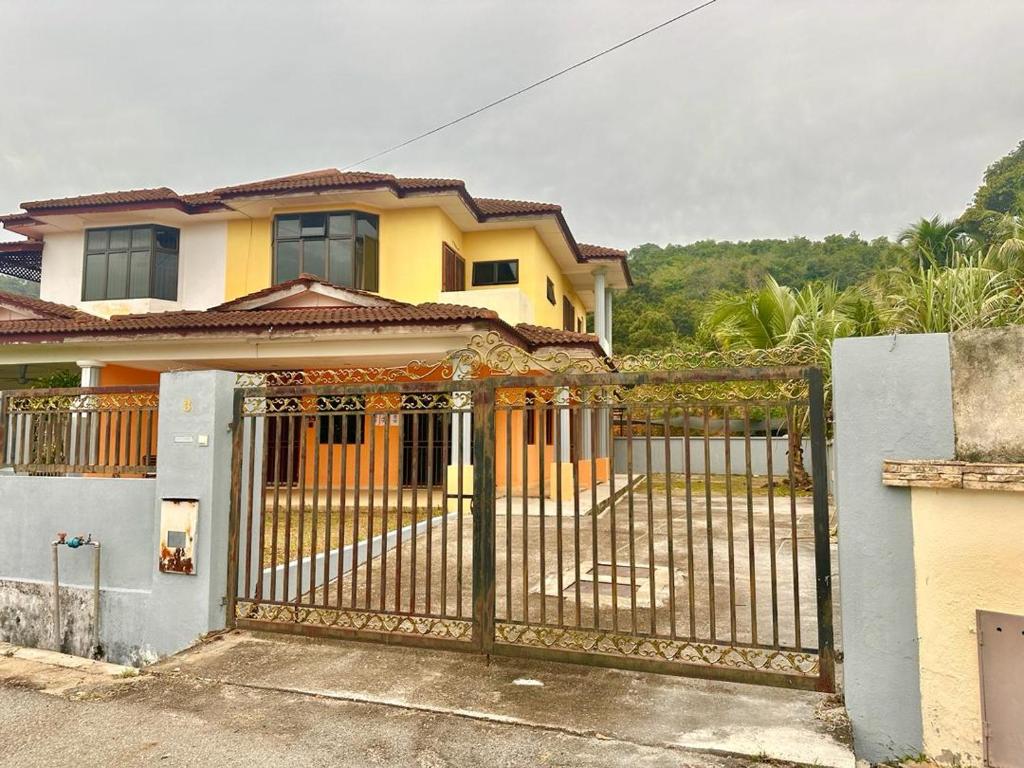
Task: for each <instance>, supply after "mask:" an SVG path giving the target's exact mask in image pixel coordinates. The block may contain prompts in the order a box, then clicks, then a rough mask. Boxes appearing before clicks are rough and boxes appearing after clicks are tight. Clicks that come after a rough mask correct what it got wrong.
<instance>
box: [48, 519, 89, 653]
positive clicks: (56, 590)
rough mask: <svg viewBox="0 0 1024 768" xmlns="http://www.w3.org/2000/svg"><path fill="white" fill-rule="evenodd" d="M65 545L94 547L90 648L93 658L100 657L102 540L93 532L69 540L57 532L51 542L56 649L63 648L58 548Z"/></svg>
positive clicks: (69, 546)
mask: <svg viewBox="0 0 1024 768" xmlns="http://www.w3.org/2000/svg"><path fill="white" fill-rule="evenodd" d="M62 544H63V545H64V546H66V547H68V548H69V549H78V547H83V546H86V545H91V546H92V548H93V555H92V558H93V560H92V606H93V621H92V647H91V648H90V649H89V655H90V656H91V657H93V658H98V657H99V655H100V542H98V541H94V540H93V538H92V534H89V535H88V536H87V537H83V536H73V537H71V539H70V540H69V539H68V537H67V534H66V533H59V534H57V539H56V540H55V541H53V542H51V544H50V547H51V549H52V551H53V645H54V648H55V650H57V651H60V650H61V645H62V643H61V635H60V567H59V560H60V558H59V554H58V550H57V548H58V547H59V546H60V545H62Z"/></svg>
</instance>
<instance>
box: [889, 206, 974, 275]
mask: <svg viewBox="0 0 1024 768" xmlns="http://www.w3.org/2000/svg"><path fill="white" fill-rule="evenodd" d="M897 242H899V244H900V245H902V246H904V247H905V248H906V249H907V251H908V252H909V253H910V255H911V256H913V257H914V258H916V259H917V262H918V263H919V264H925V265H927V264H942V265H945V266H948V265H950V264H952V263H953V262H954V261H955V260H956V255H957V254H958V253H960V252H962V251H964V250H966V249H967V248H969V247H970V242H969V240H968V238H967V236H966V234H965V232H964V229H963V226H962V225H961V224H960V222H958V221H945V220H944V219H942V217H940V216H937V215H936V216H932V218H930V219H924V218H922V219H921V220H919V221H918V222H917V223H916V224H911V225H910V226H909V227H907V228H906V229H904V230H903V231H902V232H900V234H899V237H898V238H897Z"/></svg>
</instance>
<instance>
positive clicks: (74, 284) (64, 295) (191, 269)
mask: <svg viewBox="0 0 1024 768" xmlns="http://www.w3.org/2000/svg"><path fill="white" fill-rule="evenodd" d="M134 224H135V225H136V226H137V225H138V222H134ZM227 247H228V228H227V223H226V222H223V221H210V222H202V223H196V224H190V225H188V226H186V227H181V241H180V244H179V250H178V300H177V301H162V300H160V299H131V300H121V301H82V269H83V266H84V260H85V257H84V254H85V233H84V232H83V231H79V232H60V233H56V234H52V235H47V236H46V238H45V239H44V241H43V269H42V278H41V280H40V284H39V297H40V298H41V299H45V300H46V301H55V302H58V303H59V304H70V305H71V306H75V307H78V308H80V309H83V310H85V311H86V312H91V313H93V314H96V315H101V316H104V317H109V316H110V315H121V314H129V313H139V312H167V311H169V310H176V309H208V308H209V307H213V306H216V305H217V304H221V303H222V302H223V301H224V280H225V273H224V270H225V265H226V261H227Z"/></svg>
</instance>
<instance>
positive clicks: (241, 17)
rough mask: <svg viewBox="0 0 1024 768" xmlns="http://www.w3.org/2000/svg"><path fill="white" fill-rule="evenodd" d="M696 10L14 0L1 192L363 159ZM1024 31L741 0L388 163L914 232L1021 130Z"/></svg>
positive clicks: (536, 3) (639, 239)
mask: <svg viewBox="0 0 1024 768" xmlns="http://www.w3.org/2000/svg"><path fill="white" fill-rule="evenodd" d="M695 4H697V0H672V1H671V2H669V1H668V0H664V1H663V0H645V1H644V2H638V1H637V0H630V1H629V2H627V1H626V0H557V1H556V0H514V2H513V0H504V1H503V2H497V1H496V0H464V1H463V0H458V1H455V0H444V2H441V1H440V0H432V1H431V2H428V1H427V0H406V1H404V2H380V1H378V2H367V1H366V0H361V1H359V2H341V1H338V2H314V1H312V0H307V1H306V2H302V3H297V2H284V1H283V0H278V1H277V2H262V1H259V0H245V2H237V3H229V2H210V1H209V0H203V1H202V2H194V3H193V2H185V1H183V0H176V1H175V2H166V3H159V2H138V0H126V1H125V2H103V1H102V0H93V1H92V2H88V3H83V2H77V1H76V2H66V3H61V2H40V1H39V0H29V1H28V2H16V1H14V0H0V19H2V25H3V29H4V33H3V36H2V43H0V73H2V75H3V77H2V80H0V82H2V83H3V85H2V86H0V88H2V90H0V209H3V211H2V212H10V211H15V210H17V209H18V204H19V203H20V202H21V201H23V200H33V199H40V198H48V197H59V196H64V195H74V194H86V193H90V192H100V191H111V190H117V189H129V188H139V187H155V186H163V185H166V186H170V187H172V188H174V189H175V190H177V191H178V192H193V191H201V190H205V189H209V188H212V187H215V186H220V185H224V184H229V183H236V182H242V181H249V180H255V179H259V178H266V177H271V176H278V175H283V174H287V173H295V172H299V171H304V170H311V169H316V168H323V167H331V166H333V167H344V166H346V165H348V164H350V163H352V162H354V161H357V160H358V159H360V158H362V157H365V156H367V155H370V154H372V153H373V152H375V151H377V150H380V149H382V148H384V147H386V146H389V145H391V144H393V143H395V142H397V141H400V140H402V139H405V138H408V137H409V136H411V135H415V134H416V133H419V132H420V131H422V130H426V129H428V128H431V127H433V126H434V125H436V124H438V123H441V122H444V121H446V120H448V119H451V118H453V117H456V116H458V115H459V114H461V113H463V112H466V111H469V110H471V109H474V108H476V107H478V106H480V105H481V104H483V103H486V102H488V101H490V100H492V99H494V98H497V97H499V96H502V95H504V94H505V93H507V92H509V91H512V90H515V89H517V88H519V87H521V86H523V85H526V84H528V83H530V82H532V81H533V80H536V79H538V78H540V77H543V76H545V75H547V74H550V73H551V72H553V71H555V70H558V69H560V68H562V67H564V66H566V65H568V64H571V63H573V62H574V61H576V60H578V59H581V58H583V57H585V56H587V55H590V54H591V53H593V52H595V51H597V50H600V49H602V48H604V47H607V46H609V45H611V44H614V43H616V42H618V41H619V40H621V39H623V38H625V37H628V36H630V35H632V34H634V33H636V32H638V31H641V30H642V29H644V28H646V27H648V26H652V25H653V24H655V23H658V22H660V21H662V20H664V19H667V18H669V17H671V16H674V15H676V14H677V13H680V12H681V11H683V10H685V9H686V8H688V7H691V6H693V5H695ZM1022 24H1024V2H1022V1H1021V0H973V1H972V0H959V1H953V0H949V1H946V0H913V1H911V0H902V1H901V0H718V2H717V3H716V4H715V5H713V6H711V7H709V8H707V9H706V10H704V11H701V12H700V13H698V14H695V15H694V16H691V17H689V18H687V19H684V20H682V21H680V22H677V23H676V24H673V25H671V26H669V27H667V28H665V29H663V30H661V31H659V32H656V33H654V34H652V35H650V36H648V37H646V38H644V39H643V40H641V41H639V42H637V43H634V44H632V45H630V46H628V47H626V48H624V49H621V50H619V51H616V52H614V53H612V54H610V55H608V56H606V57H604V58H602V59H600V60H598V61H596V62H594V63H592V64H590V65H588V66H587V67H585V68H583V69H580V70H577V71H575V72H572V73H570V74H569V75H566V76H564V77H562V78H559V79H558V80H556V81H554V82H552V83H550V84H548V85H545V86H543V87H542V88H540V89H537V90H535V91H532V92H530V93H528V94H526V95H525V96H522V97H519V98H517V99H515V100H513V101H511V102H508V103H506V104H503V105H501V106H499V107H497V108H495V109H493V110H491V111H489V112H487V113H485V114H483V115H481V116H479V117H476V118H474V119H472V120H470V121H467V122H464V123H462V124H460V125H458V126H456V127H454V128H451V129H449V130H447V131H444V132H443V133H441V134H439V135H436V136H433V137H431V138H428V139H425V140H423V141H421V142H418V143H417V144H415V145H413V146H411V147H408V148H406V149H403V150H400V151H398V152H395V153H393V154H391V155H388V156H387V157H384V158H380V159H378V160H376V161H374V162H373V163H372V164H369V165H368V166H366V170H374V171H383V172H390V173H395V174H400V175H409V176H444V177H457V178H461V179H464V180H465V181H466V183H467V185H468V187H469V190H470V192H471V193H473V194H476V195H479V196H484V197H510V198H521V199H528V200H542V201H551V202H558V203H561V204H562V205H563V207H564V209H565V213H566V216H567V218H568V221H569V224H570V226H571V227H572V229H573V232H574V234H575V235H576V237H577V238H578V239H579V240H581V241H584V242H596V243H600V244H605V245H614V246H620V247H624V248H629V247H631V246H634V245H637V244H640V243H644V242H655V243H661V244H664V243H668V242H674V243H685V242H690V241H693V240H697V239H702V238H719V239H746V238H751V237H788V236H790V235H794V234H806V235H810V236H821V235H824V234H827V233H830V232H843V233H846V232H850V231H853V230H856V231H858V232H860V233H861V234H863V235H865V236H869V237H873V236H877V235H889V236H893V235H894V234H895V233H896V232H897V231H898V230H899V229H900V228H901V227H902V226H903V225H904V224H906V223H907V222H909V221H911V220H912V219H915V218H916V217H919V216H921V215H929V216H930V215H932V214H934V213H941V214H944V215H946V216H953V215H956V214H958V213H959V212H960V211H961V210H963V208H964V207H965V205H966V204H967V203H968V202H969V200H970V197H971V195H972V193H973V191H974V189H975V188H976V187H977V185H978V183H979V181H980V178H981V173H982V171H983V170H984V168H985V166H986V165H988V164H989V163H990V162H991V161H993V160H995V159H996V158H997V157H999V156H1000V155H1003V154H1005V153H1006V152H1008V151H1009V150H1011V149H1012V148H1013V147H1014V146H1015V145H1016V143H1017V142H1018V141H1019V140H1021V139H1024V87H1022V85H1021V84H1022V83H1024V57H1022V56H1021V49H1020V45H1019V43H1018V38H1019V34H1020V30H1021V28H1022ZM0 237H10V235H9V233H8V234H5V233H0Z"/></svg>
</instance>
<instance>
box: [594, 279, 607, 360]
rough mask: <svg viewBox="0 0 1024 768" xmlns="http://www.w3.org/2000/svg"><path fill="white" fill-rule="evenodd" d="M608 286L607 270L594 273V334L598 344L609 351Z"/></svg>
mask: <svg viewBox="0 0 1024 768" xmlns="http://www.w3.org/2000/svg"><path fill="white" fill-rule="evenodd" d="M606 284H607V283H606V280H605V269H604V268H603V267H602V268H601V269H599V270H597V271H596V272H594V333H595V334H597V340H598V342H599V343H600V344H601V346H602V347H604V348H605V349H606V351H607V346H608V345H607V341H606V339H607V338H608V334H607V332H606V331H607V322H608V321H607V315H606V313H605V309H606V303H605V302H606V301H607V299H606V298H605V296H606V293H607V292H606V290H605V288H606Z"/></svg>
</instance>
